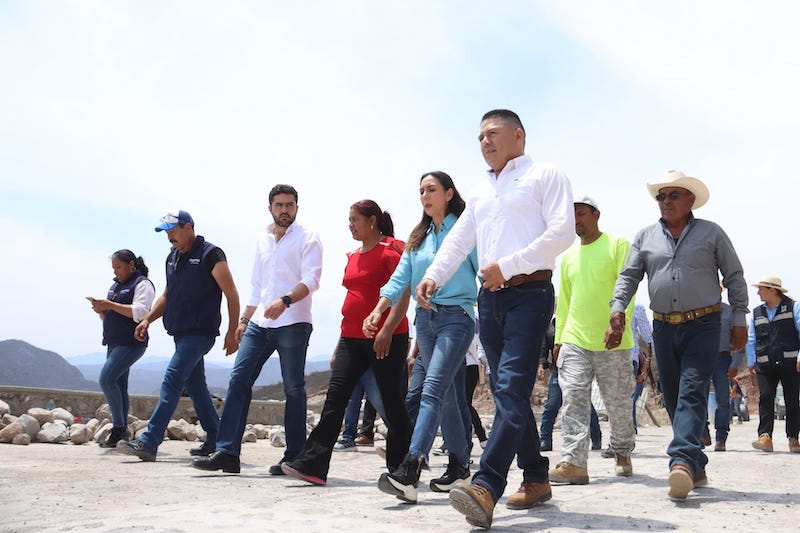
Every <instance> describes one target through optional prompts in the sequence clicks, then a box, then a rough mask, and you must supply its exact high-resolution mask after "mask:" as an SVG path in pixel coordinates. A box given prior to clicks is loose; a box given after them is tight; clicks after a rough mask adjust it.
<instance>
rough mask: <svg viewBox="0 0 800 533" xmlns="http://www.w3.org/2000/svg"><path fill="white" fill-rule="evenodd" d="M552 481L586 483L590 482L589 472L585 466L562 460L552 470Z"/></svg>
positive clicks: (549, 473) (571, 483)
mask: <svg viewBox="0 0 800 533" xmlns="http://www.w3.org/2000/svg"><path fill="white" fill-rule="evenodd" d="M548 475H549V476H550V481H553V482H555V483H569V484H570V485H586V484H587V483H589V472H588V471H587V470H586V469H585V468H581V467H580V466H576V465H574V464H572V463H567V462H565V461H562V462H560V463H558V465H556V467H555V468H554V469H552V470H550V472H548Z"/></svg>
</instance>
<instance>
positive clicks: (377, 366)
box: [291, 333, 412, 479]
mask: <svg viewBox="0 0 800 533" xmlns="http://www.w3.org/2000/svg"><path fill="white" fill-rule="evenodd" d="M372 343H373V341H372V339H354V338H349V337H342V338H340V339H339V345H338V346H337V348H336V361H335V362H334V364H333V371H332V372H331V381H330V383H329V384H328V395H327V397H326V398H325V405H324V406H323V408H322V415H321V417H320V420H319V423H318V424H317V427H315V428H314V430H313V431H312V432H311V434H310V435H309V436H308V439H307V440H306V445H305V448H303V451H302V452H300V455H298V456H297V457H296V458H295V460H293V461H292V462H291V464H292V466H293V467H294V468H296V469H297V470H299V471H301V472H303V473H305V474H309V475H313V476H316V477H319V478H320V479H327V477H328V469H329V468H330V462H331V454H332V453H333V445H334V444H336V438H337V437H338V436H339V429H341V427H342V419H343V418H344V412H345V409H346V408H347V403H348V402H349V401H350V396H351V395H352V394H353V389H354V388H355V387H356V383H358V380H360V379H361V376H362V375H363V374H364V372H366V371H367V368H369V367H370V366H371V367H372V369H373V371H374V372H375V380H376V381H377V382H378V390H380V393H381V399H382V400H383V407H384V410H385V411H386V420H384V422H386V427H387V429H388V435H387V438H386V466H387V467H388V468H389V469H390V470H394V469H395V468H397V467H398V466H399V465H400V463H401V462H402V461H403V457H404V456H405V454H406V453H407V452H408V445H409V443H410V442H411V429H412V428H411V421H410V420H409V418H408V412H407V411H406V406H405V401H404V400H405V393H404V388H405V384H404V383H403V381H404V380H405V374H404V372H403V368H404V367H405V365H406V353H408V333H401V334H398V335H393V336H392V343H391V345H390V347H389V354H388V355H387V356H386V357H385V358H384V359H376V358H375V352H374V351H373V349H372Z"/></svg>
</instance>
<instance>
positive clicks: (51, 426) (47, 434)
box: [36, 422, 69, 443]
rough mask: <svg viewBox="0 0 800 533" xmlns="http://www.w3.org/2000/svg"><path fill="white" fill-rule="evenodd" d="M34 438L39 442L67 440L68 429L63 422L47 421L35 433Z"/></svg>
mask: <svg viewBox="0 0 800 533" xmlns="http://www.w3.org/2000/svg"><path fill="white" fill-rule="evenodd" d="M36 440H37V441H39V442H51V443H59V442H64V441H65V440H69V429H68V428H67V426H65V425H64V424H55V423H53V422H47V423H46V424H45V425H43V426H42V429H40V430H39V433H37V434H36Z"/></svg>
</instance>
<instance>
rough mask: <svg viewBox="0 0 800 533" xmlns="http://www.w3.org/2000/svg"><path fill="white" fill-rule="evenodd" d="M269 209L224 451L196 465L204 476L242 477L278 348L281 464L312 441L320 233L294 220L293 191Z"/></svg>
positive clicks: (228, 407) (242, 328)
mask: <svg viewBox="0 0 800 533" xmlns="http://www.w3.org/2000/svg"><path fill="white" fill-rule="evenodd" d="M269 211H270V214H271V215H272V218H273V220H274V222H273V223H272V224H270V225H269V226H267V228H266V231H265V232H264V233H263V234H262V235H261V236H260V237H259V239H258V243H257V249H256V257H255V262H254V264H253V275H252V280H251V283H252V292H251V295H250V300H249V301H248V303H247V307H246V309H245V310H244V314H243V316H242V318H241V320H240V324H239V327H238V329H237V330H236V336H237V338H238V339H241V344H240V345H239V354H238V355H237V356H236V364H235V365H234V367H233V370H232V371H231V378H230V383H229V385H228V394H227V396H226V398H225V408H224V410H223V411H222V420H221V421H220V429H219V435H218V437H217V449H216V451H215V452H214V453H213V454H211V456H210V457H203V458H198V459H195V460H194V461H193V462H192V466H194V467H196V468H200V469H202V470H222V471H223V472H228V473H238V472H239V454H240V451H241V441H242V434H243V433H244V428H245V425H246V424H247V412H248V410H249V408H250V399H251V397H252V392H253V384H254V383H255V381H256V379H257V378H258V375H259V373H260V372H261V369H262V367H263V366H264V363H266V362H267V359H269V357H270V355H272V353H273V352H275V350H277V351H278V356H279V357H280V363H281V374H282V376H283V391H284V394H285V396H286V409H285V413H284V426H285V428H286V452H285V453H284V458H283V459H281V463H282V462H285V461H287V460H291V459H293V458H294V456H295V455H296V454H297V453H299V452H300V450H302V449H303V446H304V444H305V441H306V388H305V363H306V350H307V348H308V339H309V337H310V336H311V329H312V327H311V293H312V292H314V291H315V290H317V289H318V288H319V278H320V275H321V273H322V244H321V243H320V240H319V236H318V235H317V234H316V233H315V232H312V231H309V230H307V229H306V228H304V227H302V226H301V225H300V224H298V223H297V222H295V217H296V216H297V191H296V190H295V189H294V187H292V186H290V185H276V186H275V187H273V188H272V190H271V191H270V193H269ZM269 472H270V474H272V475H283V472H282V471H281V468H280V463H278V464H277V465H272V466H271V467H270V469H269Z"/></svg>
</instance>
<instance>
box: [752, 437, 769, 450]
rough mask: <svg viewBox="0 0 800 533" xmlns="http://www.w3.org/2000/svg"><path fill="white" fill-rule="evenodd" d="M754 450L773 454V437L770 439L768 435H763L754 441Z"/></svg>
mask: <svg viewBox="0 0 800 533" xmlns="http://www.w3.org/2000/svg"><path fill="white" fill-rule="evenodd" d="M753 448H755V449H756V450H761V451H762V452H771V451H772V437H770V436H769V435H768V434H767V433H762V434H761V435H759V436H758V439H757V440H754V441H753Z"/></svg>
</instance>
